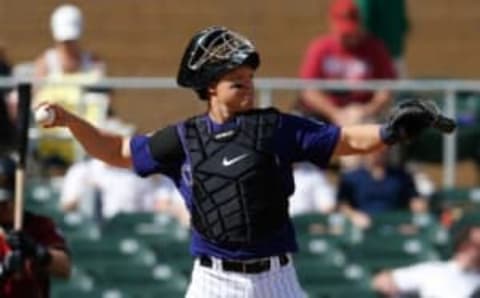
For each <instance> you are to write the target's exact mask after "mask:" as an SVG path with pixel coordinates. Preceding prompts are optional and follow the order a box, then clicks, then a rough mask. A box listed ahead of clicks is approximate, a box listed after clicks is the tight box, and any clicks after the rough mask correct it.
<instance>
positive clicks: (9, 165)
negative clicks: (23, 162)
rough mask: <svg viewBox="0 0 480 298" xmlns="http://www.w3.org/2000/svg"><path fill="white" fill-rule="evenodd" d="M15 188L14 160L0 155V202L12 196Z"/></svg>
mask: <svg viewBox="0 0 480 298" xmlns="http://www.w3.org/2000/svg"><path fill="white" fill-rule="evenodd" d="M14 190H15V162H14V161H13V160H12V159H11V158H9V157H0V202H4V201H6V200H10V199H12V198H13V193H14Z"/></svg>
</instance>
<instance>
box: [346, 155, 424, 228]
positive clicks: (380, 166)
mask: <svg viewBox="0 0 480 298" xmlns="http://www.w3.org/2000/svg"><path fill="white" fill-rule="evenodd" d="M387 159H388V151H386V150H383V151H379V152H376V153H373V154H370V155H368V156H366V158H365V160H364V164H363V165H362V166H360V167H359V168H358V169H355V170H351V171H348V172H345V173H344V174H342V176H341V177H340V183H339V187H338V193H337V200H338V202H339V208H340V210H341V211H342V212H344V213H345V214H346V215H347V216H348V217H349V218H350V219H351V220H352V222H353V223H354V224H355V225H357V226H358V227H360V228H367V227H369V226H370V222H371V218H370V217H371V216H372V215H375V214H379V213H381V212H385V211H392V210H402V209H405V210H408V209H410V210H411V211H413V212H424V211H426V209H427V203H426V201H425V199H423V198H421V197H420V196H419V195H418V193H417V190H416V187H415V184H414V182H413V178H412V176H411V175H410V174H409V173H408V172H407V171H406V170H405V169H403V168H401V167H392V166H389V165H388V161H387Z"/></svg>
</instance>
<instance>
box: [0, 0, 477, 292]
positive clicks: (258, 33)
mask: <svg viewBox="0 0 480 298" xmlns="http://www.w3.org/2000/svg"><path fill="white" fill-rule="evenodd" d="M72 3H74V4H64V3H61V2H59V1H53V0H48V1H41V2H38V3H29V2H27V1H24V0H22V1H9V0H0V41H1V42H0V76H3V77H4V78H5V79H8V78H16V79H33V80H35V81H36V82H38V84H35V85H34V90H33V92H34V102H38V101H43V100H48V101H56V102H59V103H61V104H62V105H63V106H65V107H67V108H68V109H70V110H72V111H75V112H76V113H78V114H81V115H83V116H85V117H86V118H87V119H88V120H89V121H91V122H92V123H94V124H95V125H98V126H101V127H103V128H104V129H106V130H109V131H112V132H114V133H120V134H122V135H133V134H135V132H146V131H149V130H150V129H151V128H152V127H156V126H159V125H161V124H167V123H171V122H175V121H178V120H180V119H182V118H183V117H185V116H186V115H189V114H191V113H192V112H196V113H199V112H202V110H201V107H202V105H201V103H200V102H199V101H198V102H196V101H194V100H192V99H191V97H192V96H191V94H189V93H188V91H184V90H183V91H181V90H177V89H175V88H170V89H153V88H152V89H141V88H136V89H127V88H118V87H113V86H109V85H108V84H98V83H101V82H103V80H104V79H106V78H109V77H125V76H128V77H149V76H150V77H151V76H156V77H173V76H174V75H175V74H176V71H177V67H178V62H179V59H180V55H181V54H182V49H183V47H184V45H185V43H186V41H187V39H188V37H189V36H190V35H191V33H192V32H195V31H197V30H198V29H200V28H203V27H205V26H207V25H212V24H218V25H225V26H227V27H232V28H233V29H235V30H238V31H240V32H243V33H245V35H247V36H249V37H250V38H252V40H254V41H256V43H257V44H256V45H257V47H258V48H259V50H260V52H262V53H263V56H262V58H263V60H262V67H261V68H260V70H259V73H258V77H260V78H265V77H288V78H292V79H295V78H300V79H305V80H343V81H345V82H349V83H355V82H368V81H369V80H397V79H412V80H413V79H415V80H419V82H422V80H425V79H434V78H442V79H470V78H475V77H476V76H478V71H477V70H478V69H479V65H478V63H480V62H479V61H480V60H478V59H475V58H474V57H475V56H476V49H477V48H478V46H479V44H478V40H477V39H478V38H477V36H478V32H480V26H479V25H480V5H479V3H477V2H475V1H473V0H462V1H455V2H454V1H448V0H441V1H438V0H437V1H432V0H428V1H427V0H424V1H415V2H414V1H413V0H411V1H403V0H389V1H386V0H356V1H355V0H352V1H350V0H332V1H326V0H317V1H313V0H311V1H310V0H306V1H301V2H300V3H298V2H288V1H280V2H278V1H262V2H259V1H250V0H246V1H243V2H242V4H239V3H237V2H231V1H213V0H208V1H196V2H194V1H188V2H186V3H180V2H178V1H153V0H152V1H150V0H149V1H142V2H138V1H130V0H121V1H113V0H104V1H92V2H85V1H83V2H82V1H72ZM26 12H27V13H26ZM4 82H7V81H6V80H5V81H4ZM172 86H173V85H172ZM0 87H2V88H1V89H0V143H1V145H2V146H7V145H8V144H9V143H14V142H15V133H14V132H15V129H16V117H17V110H16V109H17V101H18V96H17V94H16V92H15V90H12V89H11V88H9V86H8V84H7V83H5V84H0ZM445 88H446V87H445ZM441 91H443V90H438V89H436V90H434V89H432V90H431V91H428V92H426V91H424V92H412V91H409V90H404V91H398V90H390V89H388V88H387V87H385V88H380V89H377V90H374V91H369V90H358V89H350V90H349V89H344V90H337V89H336V90H323V89H322V90H319V89H318V88H305V89H299V90H295V91H287V90H274V91H273V93H272V94H271V95H272V100H273V102H272V103H273V105H275V106H277V107H278V108H280V109H282V110H284V111H290V112H291V113H295V114H297V115H301V116H303V117H308V118H311V119H314V120H319V121H327V122H332V123H335V124H338V125H347V124H355V123H368V122H376V121H381V120H382V119H384V117H385V114H386V111H387V110H388V109H389V107H391V105H392V104H393V103H395V102H398V101H402V100H405V99H408V98H417V97H422V98H428V99H430V100H434V101H437V102H438V103H439V105H441V106H442V105H443V104H444V99H445V98H444V93H443V92H441ZM479 96H480V94H478V93H476V92H473V91H471V90H460V91H459V92H455V94H454V97H455V105H456V114H455V117H456V119H457V121H458V123H459V130H458V132H457V134H456V136H455V137H456V144H457V151H456V156H455V159H456V163H455V165H456V166H455V169H454V170H455V174H456V177H457V179H456V182H455V184H454V185H448V186H449V187H445V185H444V183H443V181H442V167H443V166H444V165H443V164H442V154H443V152H444V151H443V150H442V147H443V143H442V139H441V136H439V135H436V134H434V133H433V132H427V133H426V134H425V135H423V136H422V137H421V138H420V139H419V140H418V141H415V142H413V143H411V144H408V145H406V146H403V147H398V148H397V147H396V148H392V149H389V150H385V151H383V152H380V153H375V154H373V155H371V156H368V157H366V158H362V159H360V158H357V157H351V158H345V159H341V160H334V161H333V162H332V166H331V167H329V168H327V169H319V168H317V167H315V166H313V165H311V164H298V165H296V166H295V171H294V175H295V183H296V191H295V193H294V194H293V196H292V197H291V199H290V213H291V215H292V217H293V221H294V223H295V225H296V227H297V234H298V239H299V244H300V247H301V252H300V253H299V254H298V255H297V256H296V260H295V262H296V263H297V268H298V274H299V277H300V282H301V284H302V285H303V286H304V288H305V289H306V290H307V292H308V293H309V294H310V296H311V297H326V298H329V297H332V298H335V297H337V298H339V297H377V295H380V294H381V293H383V294H385V295H393V294H396V292H395V293H394V292H393V291H392V286H391V284H395V283H396V284H395V286H396V288H397V290H403V289H405V292H407V293H408V295H410V296H408V297H415V296H414V295H415V293H413V294H412V292H415V291H419V288H418V285H413V282H412V281H411V280H409V279H408V278H409V276H410V277H411V278H413V279H420V277H418V276H422V274H423V272H426V271H418V270H417V271H416V269H417V267H408V268H405V266H410V265H416V264H427V265H431V264H441V262H443V261H447V260H450V259H454V258H455V256H456V255H460V254H462V256H463V255H465V254H468V253H469V256H470V258H467V259H468V260H469V261H471V262H472V264H473V265H472V266H473V267H474V268H475V270H478V269H479V268H480V261H479V260H480V248H479V247H480V246H478V245H479V244H480V243H479V242H478V240H479V239H477V238H478V236H475V235H476V234H475V233H477V234H478V231H477V230H473V232H471V231H469V232H468V233H470V232H471V233H470V234H468V233H467V234H468V235H467V236H464V238H461V239H460V240H458V241H457V242H454V241H453V239H454V238H455V237H454V236H455V235H456V234H458V233H460V232H459V231H463V230H462V229H463V228H464V227H465V226H473V227H480V215H479V214H478V210H479V209H480V208H479V206H480V188H477V187H478V171H477V167H478V161H479V157H480V151H479V149H478V148H479V146H478V143H477V142H478V139H479V138H478V136H479V132H480V122H479V121H478V116H480V98H479ZM152 109H155V110H156V111H157V113H156V114H155V113H151V112H149V113H146V115H148V116H145V115H144V112H145V111H151V110H152ZM153 115H155V116H153ZM149 117H153V118H149ZM30 136H31V146H30V153H31V154H30V161H29V168H28V175H29V177H28V181H27V185H26V206H27V208H30V209H31V210H34V211H35V212H37V213H40V214H45V215H48V216H50V217H51V218H53V219H55V221H56V223H57V225H58V226H59V227H60V228H61V229H62V231H63V233H64V235H65V237H66V239H67V240H68V243H69V246H70V249H71V252H72V257H73V262H74V272H73V275H72V278H71V279H70V281H68V282H60V281H54V284H53V288H52V291H53V293H52V296H53V297H66V296H67V295H68V296H69V297H72V298H73V297H85V295H86V294H88V295H91V297H109V298H111V297H154V295H159V293H160V291H164V292H162V293H163V294H162V295H164V296H165V297H177V296H178V297H181V296H182V295H183V291H184V290H185V287H186V284H187V280H188V277H189V274H190V266H191V258H190V257H189V255H188V245H187V241H188V222H189V218H188V214H187V212H186V210H185V209H184V208H185V207H184V204H183V200H182V198H181V197H180V195H179V194H178V192H177V190H176V187H175V185H174V184H173V183H172V182H171V181H170V180H169V179H168V178H167V177H163V176H158V177H154V178H149V179H141V178H139V177H137V176H135V174H134V173H132V172H130V171H127V170H124V169H119V168H115V167H112V166H109V165H106V164H104V163H102V162H100V161H98V160H93V159H90V158H89V157H88V156H87V155H86V154H85V153H84V152H83V151H82V149H81V148H80V147H79V145H78V144H76V143H75V142H74V141H73V140H72V139H71V137H70V136H69V134H68V133H67V132H66V131H65V130H63V129H53V130H42V129H40V128H37V127H35V126H32V129H31V134H30ZM469 235H472V236H471V237H470V236H469ZM469 237H470V238H469ZM475 237H476V238H475ZM475 239H476V240H475ZM475 241H477V242H476V244H475V245H477V246H476V248H475V249H473V248H472V247H474V246H471V245H470V244H472V243H474V242H475ZM454 243H455V245H454ZM465 243H466V244H465ZM472 245H473V244H472ZM475 251H476V253H478V256H475V255H474V253H475ZM467 263H468V262H467ZM432 266H433V265H432ZM475 266H477V267H475ZM122 268H123V269H122ZM125 268H128V269H127V270H125ZM398 268H400V269H398ZM428 268H430V267H428ZM428 268H427V269H428ZM390 270H393V271H390ZM402 270H403V271H402ZM408 270H410V271H408ZM420 270H426V269H425V268H424V267H422V268H421V269H420ZM432 270H433V269H432ZM442 270H443V269H442ZM428 272H430V271H428ZM432 272H436V271H435V270H433V271H432ZM434 274H436V273H434ZM423 278H426V277H423ZM475 278H477V279H478V280H479V281H478V282H476V284H475V282H473V285H471V286H476V287H479V288H480V275H477V276H475ZM427 282H428V281H427ZM159 285H162V286H160V287H159ZM389 285H390V287H389ZM149 291H151V293H150V294H149ZM140 292H142V293H143V294H139V293H140ZM145 293H146V294H145ZM74 295H77V296H74ZM95 295H97V296H95ZM105 295H110V296H105ZM142 295H143V296H142ZM149 295H151V296H149ZM156 297H158V296H156ZM453 297H455V296H452V298H453Z"/></svg>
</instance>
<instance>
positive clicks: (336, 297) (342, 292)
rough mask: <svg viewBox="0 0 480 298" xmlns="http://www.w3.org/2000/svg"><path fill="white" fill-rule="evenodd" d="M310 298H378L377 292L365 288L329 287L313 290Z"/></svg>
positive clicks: (309, 294)
mask: <svg viewBox="0 0 480 298" xmlns="http://www.w3.org/2000/svg"><path fill="white" fill-rule="evenodd" d="M308 297H309V298H377V297H380V296H377V294H376V293H375V292H373V291H372V290H370V289H369V288H368V287H364V286H352V285H350V286H327V287H321V286H319V287H318V288H312V289H310V290H309V291H308Z"/></svg>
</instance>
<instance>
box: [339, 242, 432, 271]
mask: <svg viewBox="0 0 480 298" xmlns="http://www.w3.org/2000/svg"><path fill="white" fill-rule="evenodd" d="M345 253H346V255H347V260H348V261H349V262H350V263H353V264H359V265H362V266H364V267H366V268H368V269H369V270H370V272H373V273H374V272H377V271H379V270H382V269H387V268H393V267H398V266H404V265H408V264H411V263H415V262H419V261H425V260H432V259H438V258H439V256H438V253H437V252H436V251H435V249H434V248H433V246H432V244H431V243H430V242H429V241H428V240H427V239H425V238H421V237H408V236H407V237H399V236H395V235H392V236H391V237H385V236H378V237H375V236H374V235H371V236H369V237H368V238H367V239H366V240H364V241H363V242H361V243H359V244H356V245H352V246H351V247H348V248H347V249H346V250H345Z"/></svg>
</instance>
